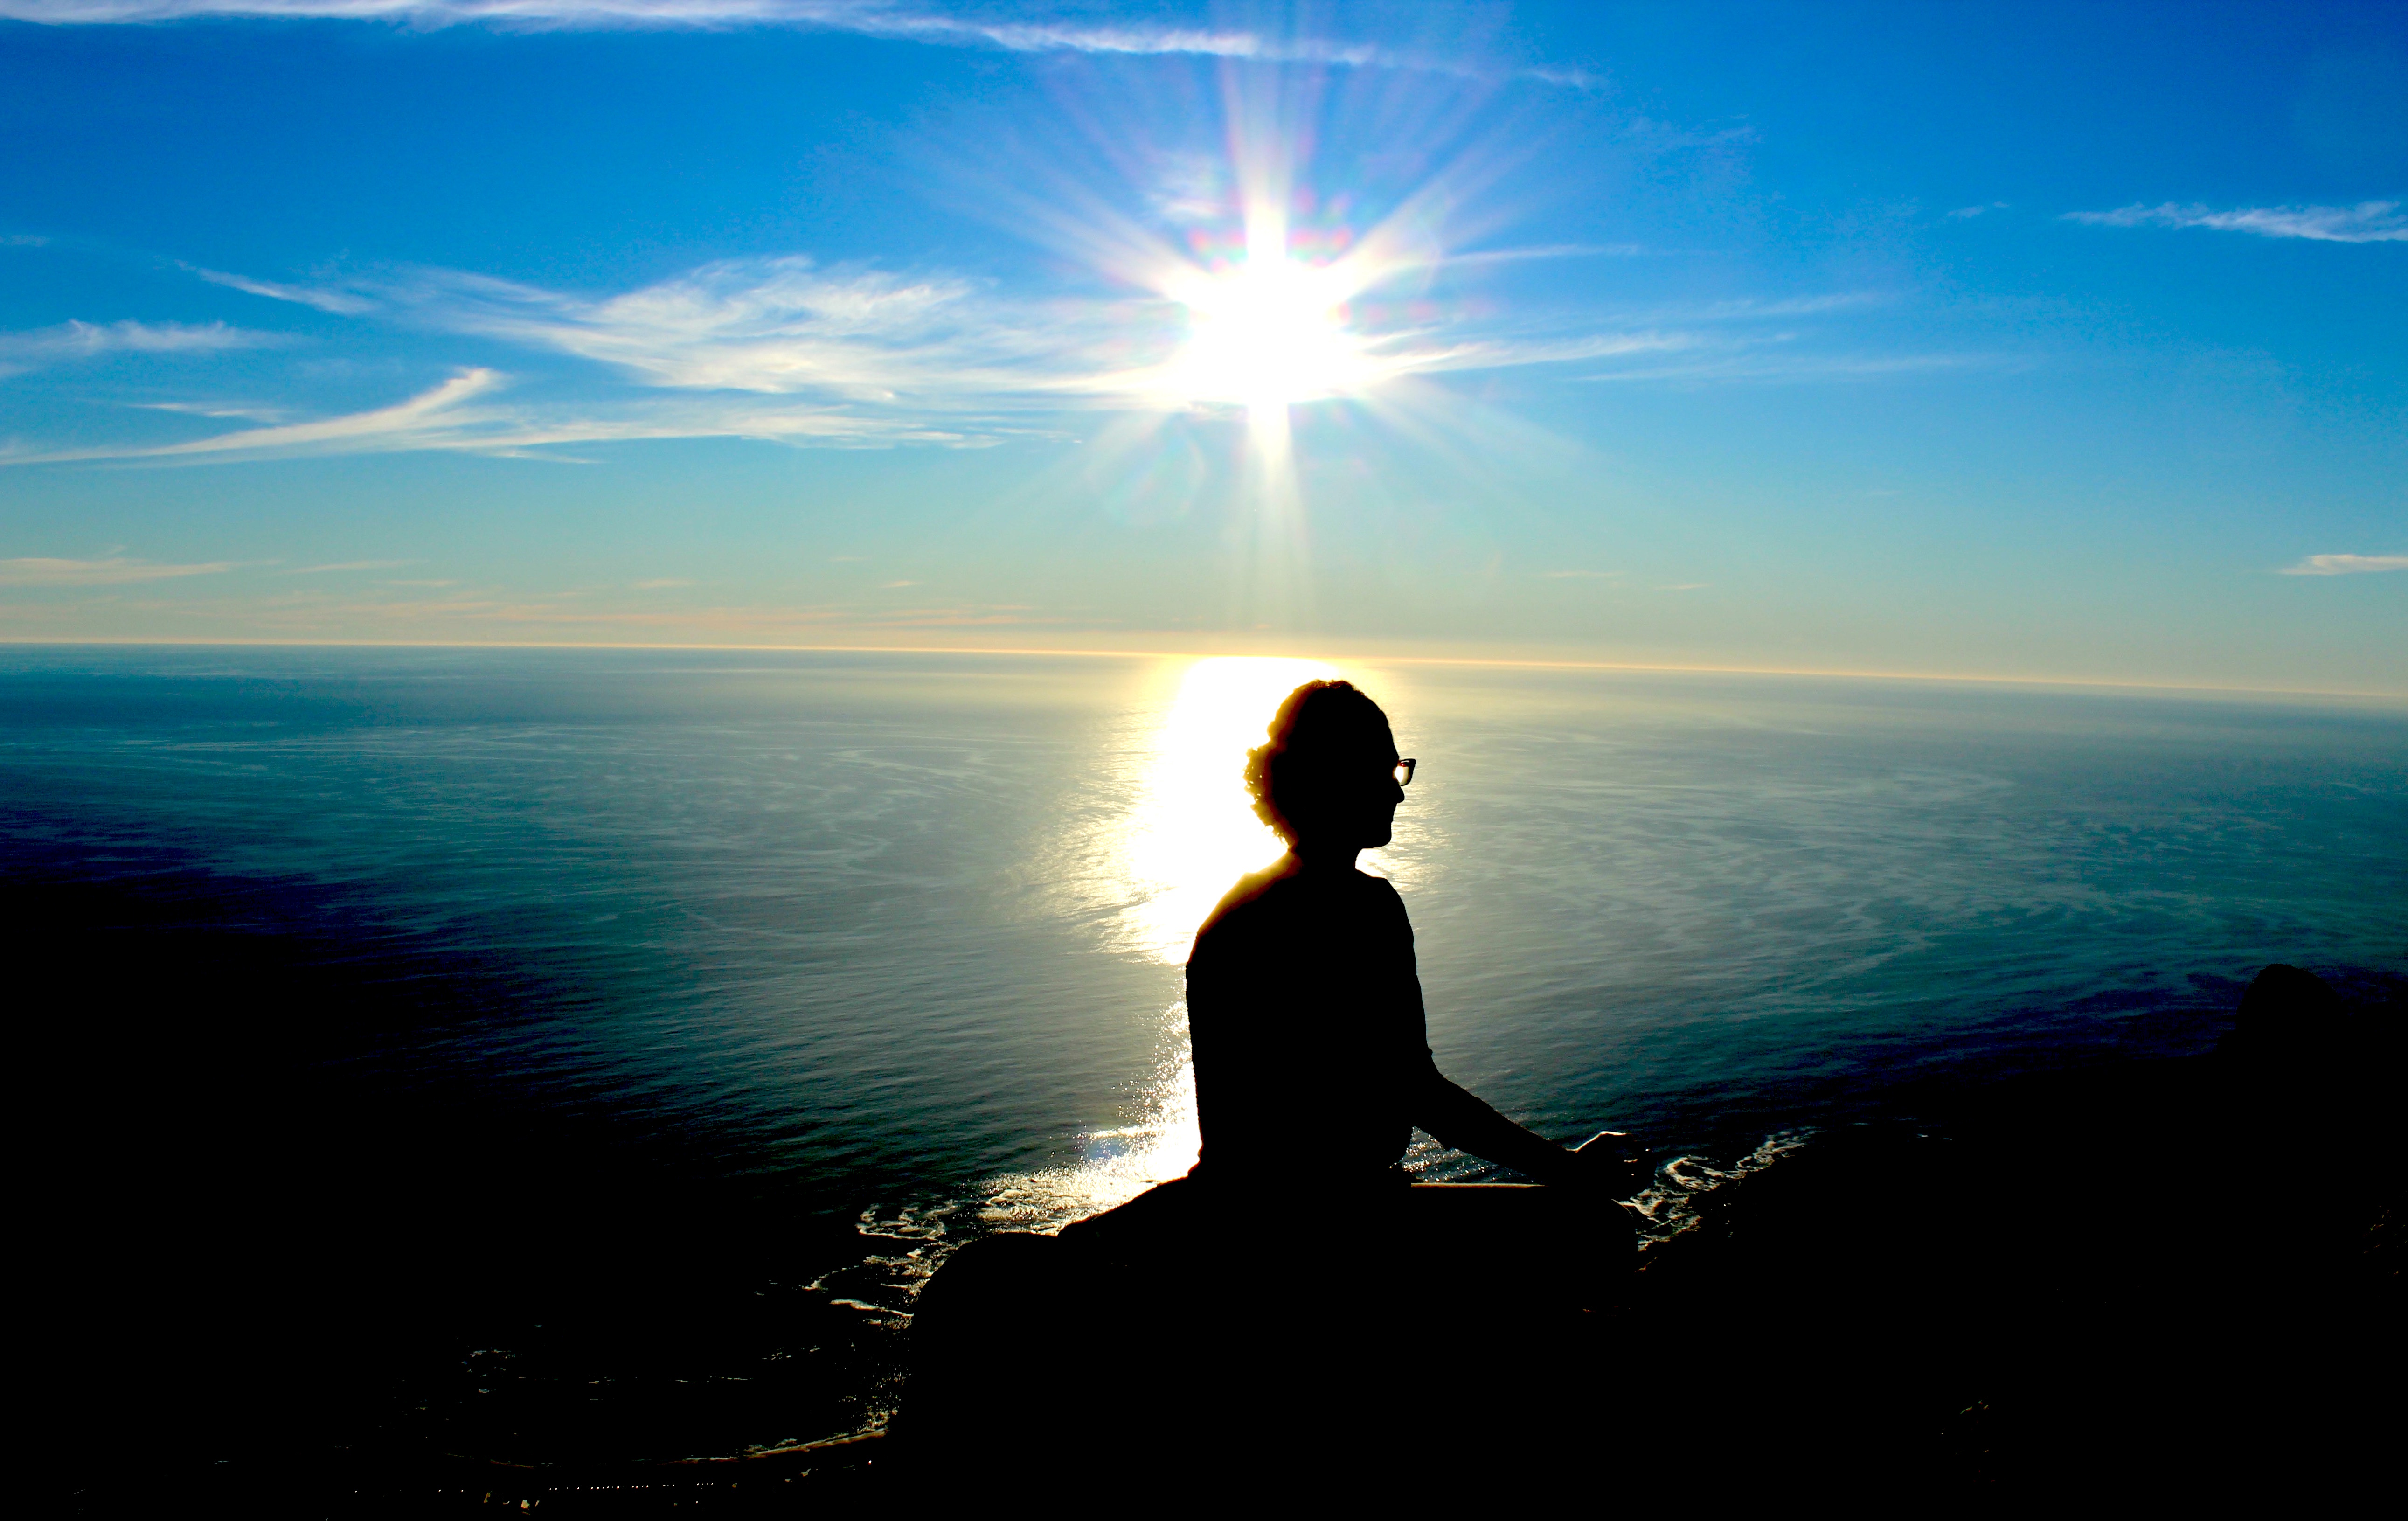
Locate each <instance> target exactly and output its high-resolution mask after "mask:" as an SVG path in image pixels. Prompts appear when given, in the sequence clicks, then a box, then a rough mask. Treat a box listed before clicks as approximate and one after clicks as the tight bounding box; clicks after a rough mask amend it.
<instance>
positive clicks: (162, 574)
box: [0, 555, 234, 586]
mask: <svg viewBox="0 0 2408 1521" xmlns="http://www.w3.org/2000/svg"><path fill="white" fill-rule="evenodd" d="M233 568H234V562H233V561H231V560H211V561H209V562H208V563H207V564H205V565H162V564H160V563H158V562H156V561H150V560H128V559H125V558H123V557H122V556H117V555H110V556H108V557H105V558H102V559H97V560H59V559H45V558H26V559H16V560H0V586H123V585H127V584H130V583H133V582H136V581H173V580H176V579H178V578H179V577H183V576H214V575H217V574H220V573H221V572H223V571H227V570H232V569H233Z"/></svg>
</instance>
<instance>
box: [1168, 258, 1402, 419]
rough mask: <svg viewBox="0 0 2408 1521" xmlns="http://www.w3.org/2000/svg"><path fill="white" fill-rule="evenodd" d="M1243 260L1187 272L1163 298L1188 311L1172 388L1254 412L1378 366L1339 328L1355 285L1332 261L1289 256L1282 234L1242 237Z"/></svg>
mask: <svg viewBox="0 0 2408 1521" xmlns="http://www.w3.org/2000/svg"><path fill="white" fill-rule="evenodd" d="M1247 242H1248V249H1247V253H1246V257H1245V258H1244V260H1243V261H1241V262H1240V263H1238V264H1236V265H1230V266H1228V267H1226V268H1223V269H1219V270H1204V269H1195V268H1190V269H1188V270H1184V271H1183V272H1182V275H1181V278H1179V279H1178V280H1174V281H1172V282H1171V283H1170V287H1169V290H1168V294H1169V295H1170V296H1171V298H1172V299H1174V300H1176V301H1178V302H1179V303H1180V304H1181V305H1183V306H1184V307H1185V308H1186V309H1187V314H1188V335H1187V341H1186V344H1185V346H1184V347H1183V349H1182V350H1181V351H1180V353H1179V356H1178V358H1177V359H1176V360H1175V361H1173V363H1172V365H1171V368H1170V375H1169V380H1170V386H1171V389H1172V390H1174V391H1176V392H1177V393H1178V394H1179V395H1182V396H1183V398H1185V399H1186V400H1188V401H1191V402H1204V403H1208V404H1209V403H1217V404H1221V405H1225V406H1226V405H1235V406H1242V407H1245V408H1248V409H1254V410H1262V409H1270V408H1279V407H1287V406H1292V405H1294V404H1296V403H1297V402H1305V401H1318V400H1321V399H1323V398H1325V397H1328V396H1336V395H1346V394H1347V393H1349V392H1352V391H1355V390H1358V389H1360V388H1362V387H1363V386H1364V385H1366V384H1368V383H1369V381H1370V380H1372V379H1373V378H1374V373H1375V370H1376V368H1377V366H1376V365H1375V364H1374V362H1373V360H1372V358H1371V356H1370V354H1369V352H1367V346H1366V343H1365V340H1364V339H1363V338H1362V337H1360V336H1359V335H1357V334H1355V333H1354V332H1352V331H1351V330H1350V329H1349V327H1348V325H1347V317H1346V302H1347V299H1348V297H1349V296H1351V295H1352V294H1354V289H1355V285H1356V284H1357V283H1358V282H1357V281H1355V280H1351V279H1349V278H1348V275H1347V272H1346V271H1345V270H1344V269H1343V268H1342V267H1340V266H1339V265H1309V264H1305V263H1303V262H1301V261H1298V260H1297V259H1295V258H1292V257H1290V256H1289V254H1288V252H1287V250H1286V248H1285V247H1284V244H1285V242H1286V239H1285V237H1277V238H1276V239H1272V238H1265V237H1249V238H1248V239H1247Z"/></svg>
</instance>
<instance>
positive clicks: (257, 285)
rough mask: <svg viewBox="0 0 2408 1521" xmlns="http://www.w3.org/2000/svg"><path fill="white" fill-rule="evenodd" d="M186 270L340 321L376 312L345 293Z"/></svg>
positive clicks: (214, 271)
mask: <svg viewBox="0 0 2408 1521" xmlns="http://www.w3.org/2000/svg"><path fill="white" fill-rule="evenodd" d="M183 267H185V268H186V269H189V270H191V271H192V272H193V274H195V275H198V276H200V277H201V278H202V279H203V280H208V282H209V283H210V284H212V285H223V286H226V287H228V288H230V289H233V290H236V291H242V292H245V293H247V294H251V295H264V296H265V297H267V298H268V299H269V300H271V301H291V302H294V303H295V304H297V305H300V306H305V307H315V308H317V309H319V310H320V311H330V312H333V313H334V314H335V315H337V316H338V317H356V316H358V315H359V314H360V313H361V312H364V311H372V310H374V309H376V303H375V302H373V301H370V300H368V299H367V298H366V297H365V296H359V295H353V294H350V293H349V292H345V291H327V290H317V289H313V288H311V287H309V286H306V285H279V284H278V283H276V282H275V281H273V280H248V279H245V278H244V277H243V276H241V275H229V274H227V273H226V272H225V271H223V270H222V269H204V268H202V267H201V266H200V265H191V264H188V265H184V266H183Z"/></svg>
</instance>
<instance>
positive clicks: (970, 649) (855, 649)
mask: <svg viewBox="0 0 2408 1521" xmlns="http://www.w3.org/2000/svg"><path fill="white" fill-rule="evenodd" d="M72 646H88V647H98V648H107V649H136V648H146V647H148V648H162V649H179V650H191V649H242V650H259V649H281V650H617V651H629V650H661V651H675V650H695V651H720V652H728V653H762V654H770V653H790V654H950V655H1024V656H1025V655H1039V656H1058V657H1066V658H1079V659H1096V660H1212V659H1229V658H1237V659H1256V658H1271V659H1281V658H1286V659H1317V660H1330V659H1337V660H1351V661H1355V662H1359V663H1362V664H1367V665H1396V666H1469V667H1511V668H1516V669H1529V670H1596V671H1627V672H1631V673H1635V674H1652V675H1676V676H1790V677H1814V678H1822V679H1825V680H1829V681H1867V682H1953V683H1961V684H1971V685H1990V686H2034V687H2049V686H2057V687H2079V688H2084V689H2100V690H2107V691H2128V692H2194V693H2220V694H2225V695H2229V696H2271V697H2346V698H2352V699H2356V700H2358V701H2377V702H2399V703H2408V691H2398V692H2383V691H2369V690H2362V689H2361V690H2351V689H2343V688H2332V687H2276V686H2235V685H2229V684H2222V683H2216V682H2164V681H2134V680H2112V679H2108V678H2102V677H2077V676H1999V675H1985V674H1978V673H1971V672H1932V671H1902V670H1866V669H1856V668H1834V667H1804V666H1710V665H1673V664H1659V663H1654V662H1642V661H1617V660H1570V659H1549V658H1541V657H1536V656H1509V655H1412V654H1382V655H1337V656H1332V655H1330V654H1327V653H1297V652H1285V653H1274V654H1269V655H1266V654H1265V653H1263V652H1259V651H1246V652H1236V653H1212V652H1198V651H1195V650H1143V649H1138V650H1087V649H1073V648H1065V647H1059V646H1019V645H960V644H735V643H699V642H697V643H676V644H643V643H634V642H619V641H602V640H566V639H562V640H540V639H510V640H487V641H478V640H470V639H18V638H9V637H7V636H0V648H52V649H55V648H62V647H72Z"/></svg>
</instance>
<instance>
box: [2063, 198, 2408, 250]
mask: <svg viewBox="0 0 2408 1521" xmlns="http://www.w3.org/2000/svg"><path fill="white" fill-rule="evenodd" d="M2065 220H2066V221H2068V222H2086V223H2088V224H2089V225H2091V226H2094V227H2205V228H2208V229H2210V230H2212V231H2214V232H2224V233H2255V234H2256V235H2257V236H2258V237H2304V238H2307V239H2309V240H2310V241H2313V242H2318V243H2401V242H2408V216H2403V215H2402V214H2401V209H2400V203H2399V202H2398V201H2360V202H2359V203H2358V205H2356V206H2257V207H2243V208H2238V209H2236V210H2231V211H2217V210H2214V209H2212V208H2208V207H2204V206H2176V205H2174V204H2173V203H2172V202H2171V201H2169V202H2167V203H2166V204H2165V205H2163V206H2127V207H2122V208H2118V209H2116V210H2114V211H2068V212H2067V213H2065Z"/></svg>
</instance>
